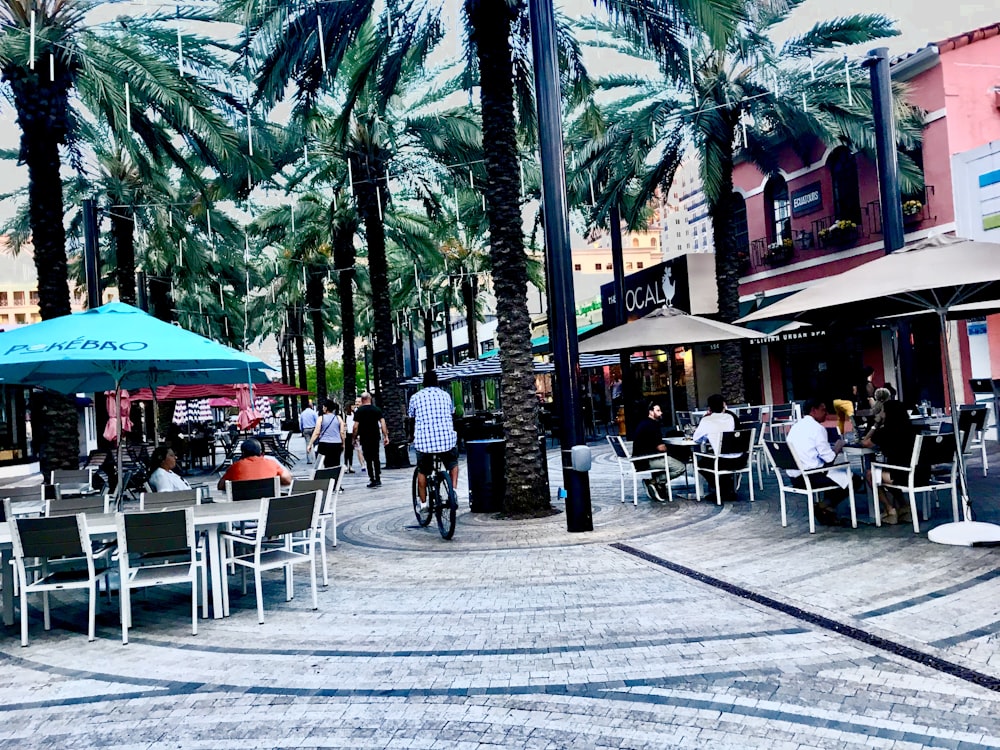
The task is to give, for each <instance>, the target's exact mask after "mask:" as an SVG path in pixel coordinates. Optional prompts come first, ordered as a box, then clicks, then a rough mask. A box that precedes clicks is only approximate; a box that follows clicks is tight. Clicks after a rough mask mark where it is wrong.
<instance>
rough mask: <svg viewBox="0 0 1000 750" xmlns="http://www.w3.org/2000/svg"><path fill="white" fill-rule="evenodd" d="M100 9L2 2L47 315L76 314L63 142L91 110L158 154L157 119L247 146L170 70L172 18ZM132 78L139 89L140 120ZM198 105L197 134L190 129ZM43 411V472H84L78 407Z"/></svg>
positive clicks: (191, 135)
mask: <svg viewBox="0 0 1000 750" xmlns="http://www.w3.org/2000/svg"><path fill="white" fill-rule="evenodd" d="M96 5H97V3H96V2H92V1H91V0H2V2H0V73H2V81H3V84H4V85H5V86H6V87H7V88H8V90H9V92H10V96H11V99H12V101H13V104H14V108H15V110H16V111H17V121H18V125H19V127H20V129H21V143H20V158H21V161H22V162H23V163H25V164H26V165H27V167H28V194H29V202H30V224H31V233H32V242H33V244H34V257H35V266H36V268H37V271H38V292H39V308H40V311H41V316H42V318H43V319H49V318H53V317H57V316H60V315H66V314H68V313H69V312H70V303H69V287H68V283H67V259H66V235H65V230H64V225H63V192H62V179H61V174H60V170H61V167H62V159H61V154H60V148H61V147H63V146H67V147H69V148H70V149H71V150H75V142H76V137H77V129H76V128H77V125H78V123H80V122H82V121H84V120H85V119H86V116H85V115H84V114H83V112H82V111H80V110H88V111H89V112H90V113H91V114H92V117H93V119H96V120H103V121H106V122H107V123H108V125H109V126H110V127H112V128H114V129H115V130H116V131H118V132H121V133H122V134H123V135H124V134H125V133H126V132H127V130H128V128H127V123H128V120H129V119H131V126H132V131H133V132H134V135H135V138H136V139H137V140H138V141H142V142H143V143H144V144H145V145H146V146H147V147H153V146H155V147H156V149H157V150H168V149H170V148H172V145H171V144H170V142H169V140H164V141H161V140H160V135H159V134H160V133H161V132H162V131H161V130H160V129H159V128H157V127H155V126H154V121H155V120H162V121H163V122H166V123H168V124H169V125H170V127H171V129H172V130H173V132H178V133H184V138H185V139H186V140H187V141H188V143H189V144H191V145H192V146H196V147H207V146H211V148H212V149H213V150H214V151H216V152H217V153H219V152H224V151H225V150H226V149H229V148H235V147H236V146H237V144H236V143H232V142H228V141H227V139H226V138H225V136H224V135H223V134H221V133H220V132H219V126H220V125H221V123H222V118H221V116H220V115H219V114H218V113H216V112H215V111H213V110H211V109H209V108H207V107H206V103H205V99H204V98H203V97H202V95H201V93H200V89H199V86H198V85H197V82H196V80H195V79H194V77H193V76H192V77H190V78H189V77H183V78H182V77H181V76H176V75H173V74H171V73H169V63H167V62H166V61H165V59H163V57H161V56H160V54H159V53H161V52H163V51H165V50H166V49H168V48H169V47H167V46H166V44H165V43H164V40H166V39H167V38H170V34H172V32H174V29H170V30H169V31H168V30H167V29H166V27H165V23H164V22H165V21H166V17H164V16H155V15H154V16H149V17H146V18H142V19H136V20H134V22H132V21H130V22H124V23H121V24H119V23H114V24H104V25H99V26H93V27H91V26H88V25H87V24H86V16H87V13H88V11H89V10H91V9H92V8H93V7H95V6H96ZM178 15H180V14H178ZM190 17H200V16H199V15H198V14H192V15H191V16H190ZM130 24H131V25H130ZM123 25H124V26H130V27H129V28H127V29H123V28H121V26H123ZM192 44H193V43H192ZM204 62H205V58H204V57H198V56H197V55H196V56H194V58H193V71H194V72H195V73H197V69H198V68H200V66H201V65H202V64H204ZM123 80H127V81H128V82H129V85H130V89H131V91H130V93H131V103H132V104H133V106H132V107H131V108H130V110H131V117H130V118H129V117H128V116H127V115H126V112H125V91H124V86H123V85H122V81H123ZM74 95H75V96H74ZM188 109H190V110H191V115H190V118H191V119H192V120H194V121H196V122H197V124H198V131H197V132H193V131H192V132H189V131H188V130H187V129H186V128H185V127H184V126H183V122H184V121H185V120H186V119H188V117H189V115H188ZM36 416H39V417H41V419H40V420H39V421H40V422H42V423H43V424H42V425H39V426H40V427H42V429H37V430H36V434H39V435H43V436H45V438H46V439H47V443H46V444H45V445H43V448H42V455H41V459H42V462H43V468H52V467H72V468H75V467H76V464H77V457H78V453H79V446H78V438H77V429H76V411H75V408H74V406H73V405H72V404H70V403H69V402H67V401H66V400H64V399H55V398H49V399H46V405H45V406H44V407H43V409H42V410H41V412H40V413H38V414H37V415H36Z"/></svg>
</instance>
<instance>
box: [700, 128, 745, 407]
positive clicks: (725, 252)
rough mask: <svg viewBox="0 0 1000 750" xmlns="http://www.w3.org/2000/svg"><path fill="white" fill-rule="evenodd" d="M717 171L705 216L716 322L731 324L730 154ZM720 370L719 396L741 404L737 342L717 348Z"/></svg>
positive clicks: (734, 313)
mask: <svg viewBox="0 0 1000 750" xmlns="http://www.w3.org/2000/svg"><path fill="white" fill-rule="evenodd" d="M726 128H727V132H726V133H723V134H722V135H721V137H720V142H721V143H724V144H732V142H733V138H734V137H735V133H736V119H735V117H730V118H728V119H727V120H726ZM717 165H718V167H719V169H720V172H721V175H720V176H721V179H720V192H719V195H718V197H717V198H715V199H714V200H712V201H710V202H709V206H708V213H709V215H710V216H711V217H712V235H713V239H714V240H715V279H716V285H717V287H718V292H719V319H720V320H723V321H725V322H726V323H732V322H733V321H734V320H736V319H737V318H738V317H739V316H740V291H739V284H740V268H739V259H738V257H737V247H736V243H735V241H734V240H735V238H734V236H733V233H732V229H731V228H732V227H733V226H735V222H734V220H733V219H734V217H733V152H732V146H729V150H728V152H727V153H726V154H725V155H724V156H722V157H720V158H719V159H718V160H717ZM719 355H720V356H719V359H720V369H721V373H722V397H723V398H725V399H726V401H727V402H728V403H730V404H741V403H743V402H744V401H745V398H744V389H743V352H742V347H741V345H740V344H739V343H738V342H733V341H727V342H724V343H722V344H720V346H719Z"/></svg>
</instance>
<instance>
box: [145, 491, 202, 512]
mask: <svg viewBox="0 0 1000 750" xmlns="http://www.w3.org/2000/svg"><path fill="white" fill-rule="evenodd" d="M193 505H201V490H200V489H194V488H192V489H190V490H170V491H168V492H143V493H140V495H139V512H140V513H142V512H145V511H151V510H183V509H184V508H190V507H191V506H193Z"/></svg>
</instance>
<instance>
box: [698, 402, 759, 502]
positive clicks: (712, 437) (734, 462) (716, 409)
mask: <svg viewBox="0 0 1000 750" xmlns="http://www.w3.org/2000/svg"><path fill="white" fill-rule="evenodd" d="M708 411H709V413H708V414H706V415H705V416H704V417H702V418H701V421H700V422H699V423H698V429H696V430H695V431H694V435H693V436H692V438H691V439H692V440H694V441H695V442H696V443H706V442H707V443H709V444H710V445H711V446H712V452H713V453H718V452H719V444H720V443H721V441H722V433H723V432H733V431H734V430H736V428H737V424H736V418H735V417H734V416H733V414H732V412H729V411H727V410H726V400H725V399H724V398H722V395H721V394H718V393H716V394H714V395H712V396H709V397H708ZM745 465H746V461H743V460H741V455H740V454H739V453H735V454H726V455H723V456H720V457H719V468H720V469H737V468H740V467H742V466H745ZM701 475H702V476H703V477H704V478H705V481H706V482H708V486H709V488H710V489H709V494H708V497H711V496H712V494H713V493H714V492H715V489H714V488H715V476H714V475H713V474H709V473H707V472H704V471H703V472H702V473H701ZM719 491H720V492H721V493H722V500H723V501H724V502H728V501H730V500H735V499H736V483H735V482H734V481H733V475H732V474H723V475H720V476H719Z"/></svg>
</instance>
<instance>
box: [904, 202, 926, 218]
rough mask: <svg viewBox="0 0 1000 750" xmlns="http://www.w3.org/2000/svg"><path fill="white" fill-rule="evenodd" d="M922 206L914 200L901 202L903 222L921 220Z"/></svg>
mask: <svg viewBox="0 0 1000 750" xmlns="http://www.w3.org/2000/svg"><path fill="white" fill-rule="evenodd" d="M923 211H924V204H923V203H921V202H920V201H918V200H916V199H911V200H908V201H903V221H920V220H921V219H922V218H923Z"/></svg>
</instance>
